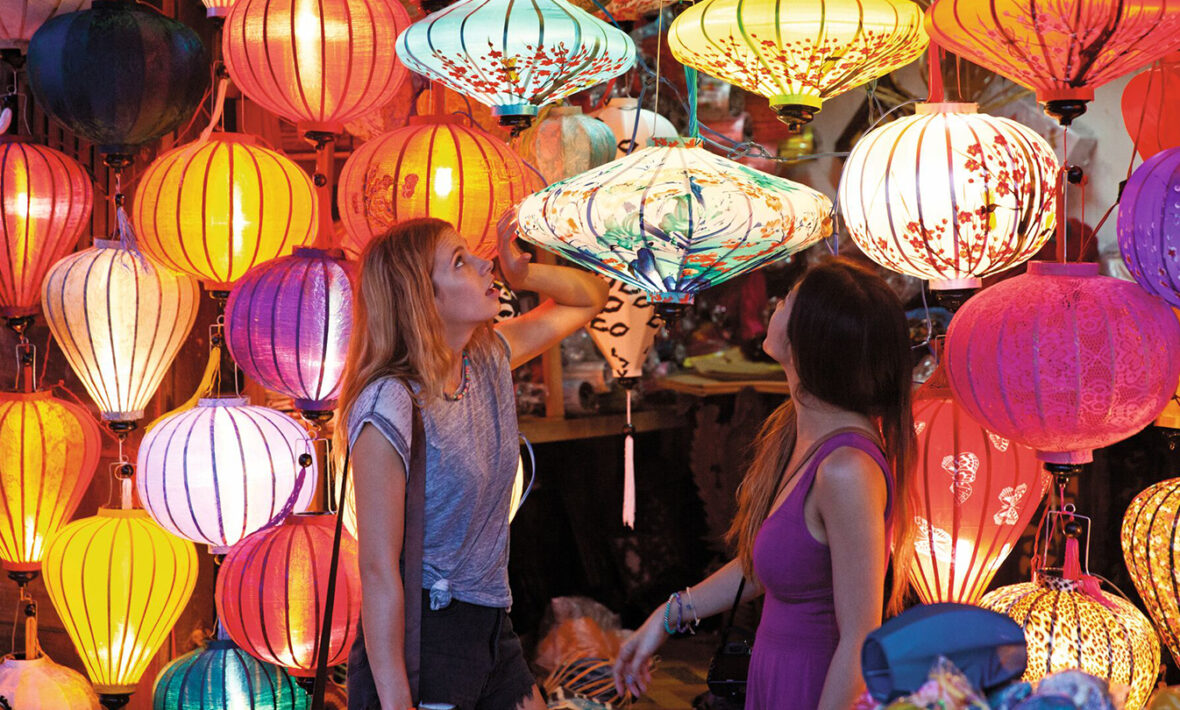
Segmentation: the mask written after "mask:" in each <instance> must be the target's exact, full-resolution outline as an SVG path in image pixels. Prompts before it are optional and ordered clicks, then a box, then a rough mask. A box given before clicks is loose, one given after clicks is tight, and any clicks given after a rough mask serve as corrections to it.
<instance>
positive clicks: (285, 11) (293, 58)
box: [221, 0, 410, 133]
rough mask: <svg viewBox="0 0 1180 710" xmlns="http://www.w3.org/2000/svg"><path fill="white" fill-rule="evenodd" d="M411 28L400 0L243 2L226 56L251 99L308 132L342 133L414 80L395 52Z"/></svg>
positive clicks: (226, 39)
mask: <svg viewBox="0 0 1180 710" xmlns="http://www.w3.org/2000/svg"><path fill="white" fill-rule="evenodd" d="M409 25H410V16H409V14H408V13H407V12H406V10H405V8H404V7H403V6H402V4H401V3H400V2H398V0H320V1H319V2H312V3H304V2H301V1H300V0H236V2H235V3H234V6H233V9H231V10H230V12H229V16H228V17H226V19H225V27H224V28H223V30H222V43H221V46H222V54H223V55H224V57H225V68H226V69H227V70H228V71H229V75H230V77H231V78H233V80H234V85H235V86H237V87H238V88H240V89H241V90H242V93H243V94H245V95H246V97H247V98H249V99H250V100H251V101H254V102H255V103H257V104H258V105H259V106H262V107H263V108H265V109H266V110H267V111H270V112H271V113H275V114H278V115H279V116H282V117H283V118H286V119H288V120H290V121H293V122H294V123H295V124H296V125H297V126H298V127H299V129H300V130H301V131H317V132H323V133H340V132H341V131H342V130H343V124H345V123H347V122H348V121H352V120H354V119H356V118H359V117H361V116H363V115H364V114H366V113H368V112H370V111H374V110H376V109H378V108H380V107H381V106H383V105H384V104H385V103H387V102H388V101H389V100H390V99H392V98H393V95H394V94H395V93H397V90H398V87H399V86H401V84H402V82H404V81H406V80H407V79H408V78H409V72H408V71H407V70H406V68H405V67H404V66H402V65H401V64H400V63H399V62H398V61H397V59H396V58H395V56H394V49H393V45H394V42H395V41H396V40H397V36H398V33H399V32H401V31H402V30H404V29H405V28H406V27H409Z"/></svg>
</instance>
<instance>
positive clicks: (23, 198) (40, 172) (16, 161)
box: [0, 10, 94, 319]
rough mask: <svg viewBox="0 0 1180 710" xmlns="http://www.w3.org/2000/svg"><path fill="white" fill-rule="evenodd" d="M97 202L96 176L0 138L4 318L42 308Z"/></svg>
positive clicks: (60, 156)
mask: <svg viewBox="0 0 1180 710" xmlns="http://www.w3.org/2000/svg"><path fill="white" fill-rule="evenodd" d="M2 12H3V10H0V13H2ZM0 24H3V23H2V22H0ZM93 202H94V192H93V190H92V189H91V187H90V177H89V176H88V175H87V174H86V171H85V170H84V169H83V168H82V166H81V165H79V164H78V162H77V161H76V160H74V159H73V158H70V157H69V156H68V155H66V154H64V153H61V152H58V151H56V150H53V149H52V148H46V147H45V146H41V145H35V144H33V143H29V142H27V141H26V140H25V139H22V138H17V137H16V136H0V252H2V253H0V316H3V317H4V318H10V319H12V318H23V317H27V316H31V315H33V314H35V313H36V312H37V311H39V310H41V309H40V306H39V304H40V301H41V282H42V281H43V280H44V278H45V272H46V271H48V270H49V267H50V266H52V265H53V263H54V262H56V261H58V260H59V259H61V258H62V257H64V256H65V255H66V254H69V253H70V252H71V251H73V249H74V245H75V244H77V242H78V238H79V237H81V236H82V232H83V231H85V229H86V227H87V226H88V225H89V223H90V208H91V206H92V204H93Z"/></svg>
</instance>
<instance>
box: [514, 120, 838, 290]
mask: <svg viewBox="0 0 1180 710" xmlns="http://www.w3.org/2000/svg"><path fill="white" fill-rule="evenodd" d="M830 212H831V202H829V201H828V198H826V197H824V196H823V195H821V194H820V193H818V192H816V191H814V190H811V189H809V188H807V187H804V186H803V185H799V184H797V183H793V182H791V181H789V180H784V179H782V178H777V177H773V176H770V175H767V174H765V173H760V172H758V171H757V170H754V169H752V168H748V167H746V166H744V165H741V164H739V163H735V162H733V161H732V160H727V159H726V158H722V157H721V156H719V155H714V154H713V153H710V152H709V151H707V150H705V149H704V148H703V147H702V146H701V144H700V141H698V140H695V139H690V138H684V139H677V140H676V141H668V142H662V143H661V144H658V145H657V146H656V147H654V148H646V149H644V150H641V151H639V152H636V153H632V154H631V155H628V156H626V157H623V158H620V159H618V160H615V161H613V162H610V163H607V164H606V165H604V166H602V167H601V168H598V169H596V170H591V171H590V172H588V173H584V174H582V175H578V176H577V177H573V178H570V179H569V180H563V181H561V182H559V183H555V184H553V185H550V186H549V187H547V188H545V189H544V190H541V191H540V192H537V193H535V194H533V195H530V196H529V197H528V198H526V199H525V201H524V202H523V203H522V204H521V207H520V214H519V225H520V233H521V236H523V237H524V238H525V239H527V240H528V241H530V242H533V243H534V244H537V245H538V246H541V247H544V248H545V249H549V250H551V251H554V252H556V253H558V254H560V255H561V256H564V257H565V258H567V259H570V260H571V261H573V262H575V263H577V264H579V265H581V266H584V267H587V268H589V269H592V270H594V271H597V272H599V273H601V274H603V275H605V276H607V277H610V278H616V279H618V280H620V281H622V282H624V283H626V284H628V285H630V286H634V287H636V288H639V289H642V290H644V291H647V292H648V293H649V298H650V299H651V300H652V301H653V302H656V303H658V304H670V305H671V306H672V308H670V309H669V310H671V311H675V310H678V309H679V308H683V307H684V306H685V305H687V304H689V303H691V302H692V298H693V294H694V293H696V292H697V291H700V290H702V289H705V288H708V287H709V286H713V285H716V284H717V283H720V282H722V281H725V280H726V279H730V278H733V277H734V276H738V275H740V274H743V273H746V272H747V271H752V270H754V269H756V268H758V267H760V266H763V265H765V264H767V263H769V262H771V261H774V260H776V259H782V258H784V257H786V256H788V255H789V254H791V253H794V252H796V251H799V250H801V249H804V248H806V247H808V246H811V245H812V244H814V243H815V242H817V241H818V240H820V239H822V238H823V237H825V236H827V235H828V234H830V233H831V220H830V218H829V214H830Z"/></svg>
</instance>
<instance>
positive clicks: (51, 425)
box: [0, 392, 102, 577]
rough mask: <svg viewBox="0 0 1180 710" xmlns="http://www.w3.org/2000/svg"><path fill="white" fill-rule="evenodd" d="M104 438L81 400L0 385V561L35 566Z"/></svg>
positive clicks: (81, 489)
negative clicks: (1, 389) (4, 389)
mask: <svg viewBox="0 0 1180 710" xmlns="http://www.w3.org/2000/svg"><path fill="white" fill-rule="evenodd" d="M101 448H102V438H101V434H100V433H99V429H98V424H96V423H95V421H94V419H93V418H92V417H91V416H90V414H88V413H87V412H86V410H85V409H83V408H82V407H81V406H79V405H77V404H74V403H72V402H66V401H64V400H60V399H57V398H56V397H53V396H52V395H50V393H49V392H28V393H21V392H0V566H3V567H4V569H6V570H8V571H9V573H10V574H11V573H14V572H15V573H17V577H20V576H21V574H20V573H30V572H36V571H38V570H39V569H40V568H41V559H42V557H43V556H44V554H45V545H46V542H47V541H48V540H49V538H51V537H53V535H54V534H55V533H56V532H57V531H58V530H59V529H60V528H61V527H62V526H63V525H65V524H66V523H67V522H69V520H70V517H71V516H72V515H73V514H74V511H75V510H77V508H78V504H79V503H80V502H81V501H82V496H83V494H85V492H86V488H87V487H88V486H89V485H90V479H91V478H93V477H94V470H95V469H96V468H97V467H98V455H99V450H100V449H101Z"/></svg>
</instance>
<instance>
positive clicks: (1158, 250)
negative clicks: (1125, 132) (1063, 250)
mask: <svg viewBox="0 0 1180 710" xmlns="http://www.w3.org/2000/svg"><path fill="white" fill-rule="evenodd" d="M1177 194H1180V148H1169V149H1168V150H1165V151H1162V152H1160V153H1157V154H1155V155H1153V156H1152V157H1150V158H1148V159H1147V160H1146V161H1145V162H1144V163H1143V164H1142V165H1140V166H1139V167H1138V168H1136V170H1135V172H1134V173H1132V175H1131V178H1130V179H1129V180H1127V184H1126V186H1125V187H1124V188H1123V195H1122V197H1121V198H1120V199H1119V222H1118V237H1119V252H1120V253H1121V254H1122V256H1123V261H1124V262H1126V264H1127V270H1128V271H1130V272H1131V276H1133V277H1134V279H1135V281H1136V282H1137V283H1138V284H1139V285H1140V286H1142V287H1143V288H1144V289H1145V290H1146V291H1147V292H1148V293H1151V294H1154V295H1156V296H1159V297H1160V298H1162V299H1164V300H1165V301H1167V302H1168V303H1169V304H1171V305H1172V306H1173V307H1177V308H1180V255H1177V253H1176V250H1177V249H1178V248H1180V205H1178V204H1177V201H1176V195H1177Z"/></svg>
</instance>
